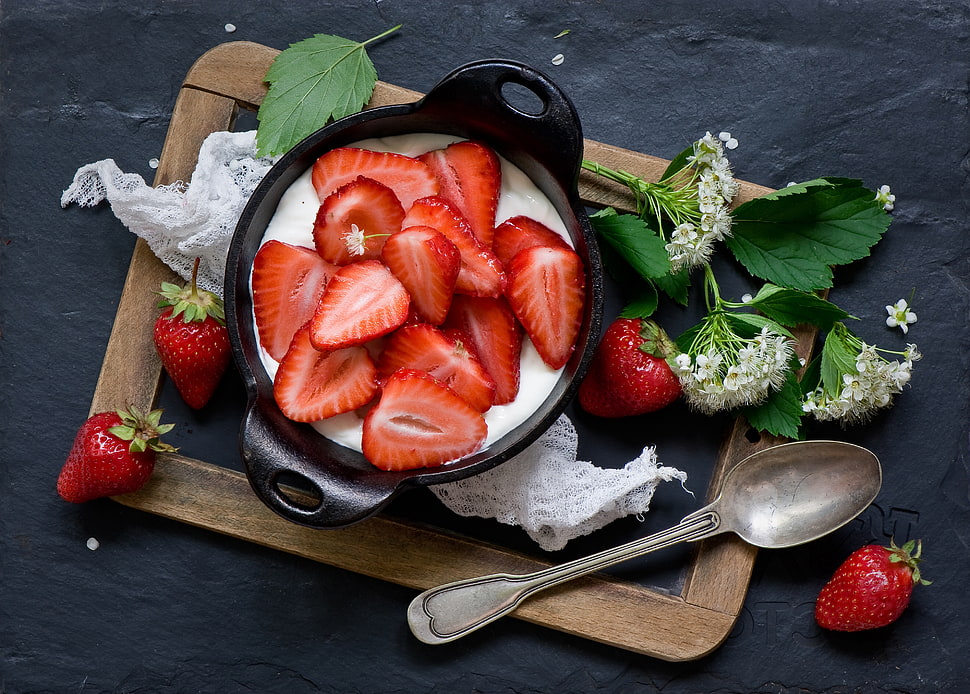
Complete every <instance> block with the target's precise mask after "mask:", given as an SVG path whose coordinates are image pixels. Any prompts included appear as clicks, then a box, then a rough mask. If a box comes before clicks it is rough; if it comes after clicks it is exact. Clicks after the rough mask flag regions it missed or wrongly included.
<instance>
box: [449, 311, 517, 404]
mask: <svg viewBox="0 0 970 694" xmlns="http://www.w3.org/2000/svg"><path fill="white" fill-rule="evenodd" d="M443 327H444V328H445V332H446V333H447V334H451V332H450V331H452V330H454V331H456V332H457V333H458V334H459V335H461V336H462V339H463V340H464V341H465V344H466V346H467V347H468V348H469V349H470V350H471V352H472V353H473V354H474V355H475V356H476V357H478V360H479V361H480V362H481V364H482V366H483V367H484V368H485V371H486V372H487V373H488V375H489V376H491V377H492V380H493V381H495V400H494V402H493V403H492V404H493V405H506V404H508V403H510V402H512V401H513V400H515V397H516V395H518V394H519V357H520V352H521V350H522V326H521V325H519V322H518V321H517V320H516V319H515V314H513V313H512V309H511V308H509V304H508V301H507V300H506V299H505V297H495V298H493V297H488V296H482V297H478V296H464V295H457V296H455V298H454V300H453V301H452V303H451V309H450V310H449V311H448V317H447V318H446V319H445V322H444V325H443Z"/></svg>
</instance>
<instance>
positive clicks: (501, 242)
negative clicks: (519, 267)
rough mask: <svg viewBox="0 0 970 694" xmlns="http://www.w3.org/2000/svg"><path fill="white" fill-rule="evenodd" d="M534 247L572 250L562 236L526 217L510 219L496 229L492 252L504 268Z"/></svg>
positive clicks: (520, 216) (519, 216)
mask: <svg viewBox="0 0 970 694" xmlns="http://www.w3.org/2000/svg"><path fill="white" fill-rule="evenodd" d="M532 246H553V247H555V248H570V246H569V244H568V243H566V240H565V239H564V238H563V237H562V236H560V235H559V234H557V233H556V232H555V231H553V230H552V229H550V228H549V227H547V226H546V225H545V224H543V223H542V222H539V221H536V220H535V219H532V217H526V216H525V215H517V216H515V217H509V218H508V219H506V220H505V221H504V222H502V223H501V224H499V225H498V226H497V227H495V236H494V237H493V239H492V252H493V253H495V256H496V257H497V258H498V259H499V260H500V261H501V262H502V265H503V266H506V267H507V266H508V265H509V263H511V262H512V258H514V257H515V256H516V254H517V253H518V252H519V251H522V250H525V249H526V248H531V247H532Z"/></svg>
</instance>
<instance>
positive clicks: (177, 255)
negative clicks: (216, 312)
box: [61, 131, 273, 296]
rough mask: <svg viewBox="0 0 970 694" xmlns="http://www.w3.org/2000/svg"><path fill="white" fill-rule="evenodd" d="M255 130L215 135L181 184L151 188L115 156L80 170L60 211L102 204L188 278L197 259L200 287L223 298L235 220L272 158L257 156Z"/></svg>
mask: <svg viewBox="0 0 970 694" xmlns="http://www.w3.org/2000/svg"><path fill="white" fill-rule="evenodd" d="M255 151H256V132H255V131H249V132H242V133H231V132H223V131H219V132H215V133H212V134H211V135H210V136H209V137H207V138H206V140H205V142H203V144H202V148H201V149H200V150H199V165H198V166H197V167H196V169H195V172H194V173H193V174H192V180H191V181H189V183H188V185H186V184H185V183H184V182H182V181H176V182H175V183H172V184H171V185H167V186H159V187H157V188H152V187H151V186H149V185H147V184H146V183H145V179H143V178H142V177H141V176H139V175H138V174H135V173H124V172H122V171H121V169H119V168H118V165H117V164H116V163H115V162H114V160H113V159H103V160H101V161H98V162H95V163H93V164H88V165H87V166H83V167H81V168H80V169H78V171H77V173H76V174H74V181H73V183H71V186H70V187H69V188H68V189H67V190H65V191H64V194H63V195H62V196H61V207H67V206H68V205H69V204H71V203H77V204H78V205H81V206H82V207H93V206H95V205H97V204H99V203H101V202H102V201H104V200H107V201H108V202H109V203H110V204H111V211H112V212H114V214H115V216H116V217H117V218H118V219H120V220H121V222H122V223H123V224H124V225H125V226H126V227H128V229H129V230H131V231H133V232H134V233H135V234H137V235H138V236H140V237H141V238H143V239H145V241H147V242H148V246H149V248H151V249H152V251H153V252H154V253H155V255H157V256H158V257H159V258H160V259H161V260H162V262H164V263H165V264H166V265H168V266H169V267H170V268H172V270H174V271H175V272H177V273H178V274H179V275H181V276H182V277H183V278H184V279H186V280H188V279H189V277H190V276H191V274H192V266H193V265H194V263H195V259H196V257H198V258H201V262H200V263H199V276H198V284H199V286H200V287H202V288H203V289H207V290H209V291H211V292H215V293H216V294H218V295H219V296H222V291H223V287H222V285H223V278H224V277H225V274H226V255H227V253H228V251H229V241H230V240H231V239H232V232H233V230H234V229H235V228H236V221H237V220H238V219H239V215H240V214H241V213H242V209H243V207H244V206H245V205H246V201H247V200H248V199H249V196H250V195H252V193H253V191H254V190H255V189H256V186H257V185H258V184H259V182H260V181H261V180H262V179H263V176H265V175H266V172H267V171H269V169H270V167H271V166H272V165H273V159H268V158H260V159H257V158H256V156H255Z"/></svg>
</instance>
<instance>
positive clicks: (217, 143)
mask: <svg viewBox="0 0 970 694" xmlns="http://www.w3.org/2000/svg"><path fill="white" fill-rule="evenodd" d="M255 143H256V139H255V132H254V131H250V132H242V133H229V132H216V133H213V134H212V135H210V136H209V137H208V138H207V139H206V140H205V142H204V143H203V145H202V148H201V150H200V151H199V163H198V166H197V167H196V170H195V172H194V173H193V174H192V179H191V181H189V183H188V184H187V185H186V184H184V183H182V182H181V181H179V182H176V183H173V184H171V185H168V186H160V187H157V188H153V187H151V186H149V185H148V184H146V183H145V180H144V179H143V178H142V177H141V176H139V175H138V174H132V173H124V172H122V171H121V170H120V169H119V168H118V166H117V164H115V162H114V161H113V160H111V159H105V160H102V161H99V162H95V163H93V164H88V165H87V166H83V167H81V168H80V169H78V171H77V173H76V174H75V176H74V181H73V182H72V183H71V185H70V187H69V188H68V189H67V190H65V191H64V194H63V195H62V197H61V206H62V207H67V206H68V205H70V204H71V203H76V204H78V205H81V206H94V205H97V204H99V203H101V202H102V201H104V200H107V201H108V203H109V204H110V205H111V210H112V212H113V213H114V214H115V216H116V217H117V218H118V219H119V220H121V222H122V223H123V224H124V225H125V226H126V227H128V229H129V230H131V231H132V232H134V233H135V234H137V235H138V236H140V237H141V238H143V239H145V240H146V241H147V242H148V245H149V247H150V248H151V249H152V251H153V252H154V253H155V254H156V255H157V256H158V257H159V258H161V260H162V261H164V262H165V264H166V265H168V266H169V267H171V268H172V269H173V270H174V271H175V272H177V273H178V274H179V275H181V276H182V277H183V278H185V279H188V277H189V275H190V274H191V271H192V265H193V263H194V261H195V258H196V257H200V258H202V262H201V263H200V270H199V283H200V286H202V287H203V288H205V289H208V290H210V291H213V292H215V293H217V294H219V295H220V296H221V295H222V290H223V277H224V276H225V268H226V255H227V251H228V248H229V242H230V240H231V238H232V233H233V230H234V229H235V226H236V220H237V219H238V218H239V215H240V214H241V213H242V209H243V207H244V206H245V204H246V201H247V200H248V199H249V196H250V195H251V194H252V192H253V190H255V188H256V186H257V184H258V183H259V181H260V180H261V179H262V177H263V176H264V175H265V174H266V172H267V171H268V170H269V168H270V167H271V166H272V164H273V161H272V160H270V159H265V158H262V159H261V158H257V157H256V155H255V149H256V147H255ZM577 450H578V438H577V434H576V430H575V428H574V427H573V424H572V422H571V421H570V420H569V418H568V417H566V416H565V415H564V416H562V417H560V418H559V420H558V421H557V422H556V423H555V424H554V425H553V426H552V427H550V429H549V431H548V432H546V433H545V434H543V436H542V437H540V438H539V440H538V441H536V442H535V443H534V444H532V446H530V447H529V448H527V449H526V450H525V451H523V452H522V453H520V454H519V455H518V456H516V457H515V458H513V459H511V460H509V461H507V462H505V463H503V464H502V465H499V466H497V467H495V468H493V469H491V470H488V471H486V472H484V473H482V474H480V475H476V476H474V477H470V478H468V479H464V480H460V481H458V482H451V483H448V484H441V485H436V486H433V487H432V488H431V489H432V490H433V492H434V493H435V494H436V495H437V497H438V498H439V499H440V500H441V501H442V502H443V503H444V504H445V505H446V506H447V507H448V508H449V509H451V510H452V511H453V512H455V513H457V514H459V515H463V516H480V517H482V518H494V519H495V520H497V521H499V522H501V523H505V524H508V525H514V526H519V527H521V528H522V529H523V530H524V531H525V532H526V533H527V534H528V535H529V537H531V538H532V539H533V540H534V541H535V542H536V543H537V544H538V545H539V546H540V547H541V548H543V549H545V550H550V551H551V550H557V549H561V548H562V547H564V546H565V545H566V543H567V542H569V540H571V539H573V538H576V537H579V536H581V535H588V534H589V533H591V532H593V531H595V530H598V529H600V528H602V527H604V526H605V525H607V524H608V523H610V522H612V521H614V520H617V519H619V518H623V517H626V516H629V515H636V514H641V513H645V512H646V511H647V510H648V509H649V508H650V501H651V499H652V498H653V493H654V491H655V490H656V488H657V486H658V485H659V484H660V482H666V481H671V480H674V479H677V480H680V482H681V485H682V486H683V485H684V484H685V483H686V480H687V475H686V473H684V472H681V471H680V470H677V469H674V468H669V467H663V466H661V465H660V464H659V463H658V461H657V456H656V453H655V451H654V449H653V448H649V447H648V448H645V449H644V450H643V453H641V454H640V456H638V457H637V458H636V459H635V460H633V461H631V462H629V463H627V464H626V466H625V467H623V468H622V469H608V468H601V467H598V466H596V465H594V464H593V463H590V462H586V461H580V460H577V458H576V456H577Z"/></svg>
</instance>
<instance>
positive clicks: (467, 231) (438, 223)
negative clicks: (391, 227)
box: [404, 195, 505, 296]
mask: <svg viewBox="0 0 970 694" xmlns="http://www.w3.org/2000/svg"><path fill="white" fill-rule="evenodd" d="M404 226H405V227H409V226H428V227H431V228H433V229H436V230H437V231H438V232H440V233H442V234H444V236H445V237H446V238H447V239H448V240H449V241H451V242H452V243H453V244H455V246H456V247H457V248H458V252H459V253H460V254H461V270H460V271H459V272H458V282H457V283H456V285H455V292H456V293H459V294H471V295H472V296H500V295H501V294H502V292H503V291H504V290H505V272H504V270H503V268H502V263H500V262H499V260H498V258H496V257H495V254H494V253H492V251H491V250H489V249H488V248H486V247H485V246H483V245H482V243H481V242H480V241H479V240H478V239H477V238H475V234H474V233H472V230H471V227H470V226H468V222H467V221H466V220H465V218H464V217H463V216H462V215H461V213H460V212H459V211H458V209H457V208H456V207H455V206H454V205H452V204H451V203H449V202H448V201H447V200H445V199H444V198H442V197H441V196H437V195H435V196H430V197H426V198H421V199H420V200H417V201H416V202H415V203H414V204H413V205H412V206H411V208H410V209H409V210H408V211H407V214H406V215H405V216H404Z"/></svg>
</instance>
